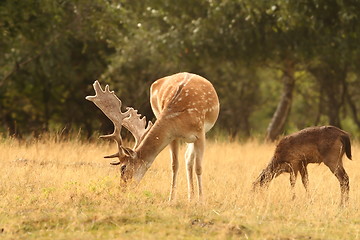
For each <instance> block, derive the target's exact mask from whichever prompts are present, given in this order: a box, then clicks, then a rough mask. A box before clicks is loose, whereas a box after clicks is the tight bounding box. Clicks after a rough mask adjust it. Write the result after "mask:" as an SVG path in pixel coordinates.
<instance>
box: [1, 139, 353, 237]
mask: <svg viewBox="0 0 360 240" xmlns="http://www.w3.org/2000/svg"><path fill="white" fill-rule="evenodd" d="M274 147H275V146H274V145H273V144H261V143H258V142H255V141H254V142H251V141H249V142H247V143H242V144H240V143H229V142H208V143H207V149H206V154H205V159H204V174H203V185H204V194H205V196H204V197H205V198H204V201H203V202H202V203H199V202H197V201H194V202H190V203H189V202H188V201H187V186H186V177H185V169H184V161H181V163H180V172H179V181H178V194H177V199H176V200H175V201H173V202H171V203H169V202H168V201H167V198H168V192H169V188H170V164H169V159H168V157H169V153H168V151H166V150H165V151H163V152H162V153H161V154H160V155H159V156H158V158H157V159H156V161H155V162H154V164H153V166H152V167H151V168H150V170H149V171H148V173H147V174H146V175H145V178H144V179H143V180H142V182H141V184H140V185H139V186H138V187H137V188H135V189H132V190H127V191H123V189H121V188H120V187H119V177H118V168H117V167H114V166H110V165H109V163H108V161H107V160H105V159H102V156H103V155H105V154H109V153H112V152H113V151H115V150H114V146H113V144H107V143H103V144H100V143H98V144H95V143H81V142H79V141H62V142H57V141H56V139H48V140H46V141H45V140H43V141H41V140H40V141H34V142H31V143H19V142H17V141H15V140H11V139H8V140H2V142H1V144H0V239H86V240H91V239H359V238H360V211H359V202H360V190H359V182H360V181H359V178H360V176H359V172H360V171H359V170H360V161H357V156H359V151H360V148H359V146H358V145H357V144H354V146H353V156H354V157H353V158H354V161H349V160H346V159H344V164H345V169H346V170H347V172H348V174H349V177H350V187H351V192H350V202H349V204H348V206H347V207H346V208H340V207H339V200H340V189H339V184H338V182H337V180H336V178H335V176H333V175H332V174H331V173H330V171H329V169H327V167H326V166H324V165H323V164H322V165H320V166H318V165H312V166H311V165H310V166H309V180H310V189H311V191H310V194H309V196H306V194H305V191H304V189H303V187H302V185H301V181H300V179H298V182H297V185H296V194H297V198H296V199H295V200H291V190H290V184H289V180H288V177H289V175H285V174H284V175H283V176H280V177H279V178H277V179H275V181H273V183H272V184H271V186H270V188H269V189H268V190H267V191H263V192H258V193H253V192H252V191H251V183H252V182H253V181H254V180H255V178H256V177H257V175H258V174H259V172H260V171H261V170H262V169H263V168H264V167H265V165H266V164H267V162H268V161H269V159H270V157H271V155H272V153H273V150H274ZM181 153H184V146H183V148H182V151H181Z"/></svg>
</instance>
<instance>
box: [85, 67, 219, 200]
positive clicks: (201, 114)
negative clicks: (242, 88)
mask: <svg viewBox="0 0 360 240" xmlns="http://www.w3.org/2000/svg"><path fill="white" fill-rule="evenodd" d="M93 87H94V90H95V94H96V95H95V96H87V97H86V99H87V100H89V101H92V102H93V103H94V104H95V105H96V106H97V107H98V108H100V110H101V111H102V112H103V113H104V114H105V115H106V116H107V117H108V118H109V119H110V120H111V121H112V122H113V124H114V132H113V133H112V134H110V135H105V136H101V137H103V138H108V139H113V140H115V142H116V143H117V147H118V152H117V153H115V154H113V155H109V156H106V157H105V158H118V160H117V161H115V162H113V163H112V164H113V165H120V172H121V179H122V181H123V183H125V184H126V183H128V182H130V181H134V182H136V183H138V182H139V181H140V180H141V179H142V178H143V176H144V175H145V173H146V171H147V170H148V169H149V168H150V166H151V164H152V163H153V162H154V160H155V158H156V156H157V155H158V154H159V153H160V152H161V151H162V150H163V149H164V148H165V147H166V146H167V145H169V144H170V153H171V154H170V157H171V166H172V182H171V190H170V197H169V200H172V199H174V197H175V189H176V178H177V174H178V168H179V163H178V152H179V141H181V140H184V141H185V142H186V143H187V150H186V153H185V159H186V170H187V180H188V198H189V199H192V198H193V195H194V185H193V168H194V165H195V172H196V177H197V183H198V196H199V198H201V196H202V183H201V174H202V159H203V155H204V149H205V133H206V132H208V131H209V130H210V129H211V128H212V127H213V126H214V124H215V122H216V120H217V118H218V115H219V100H218V96H217V94H216V91H215V89H214V87H213V85H212V84H211V83H210V82H209V81H208V80H206V79H205V78H203V77H201V76H198V75H196V74H191V73H186V72H185V73H178V74H174V75H171V76H167V77H164V78H161V79H158V80H157V81H155V82H154V83H153V84H152V85H151V88H150V103H151V108H152V110H153V112H154V114H155V116H156V119H157V120H156V121H155V123H154V124H152V123H151V122H149V123H148V124H146V120H145V117H143V118H140V115H139V114H138V113H137V110H134V109H133V108H128V109H127V111H125V112H121V105H122V103H121V101H120V99H118V98H117V96H116V95H115V93H114V91H110V90H109V86H108V85H106V87H105V90H103V89H102V88H101V86H100V83H99V82H98V81H95V83H94V84H93ZM122 126H124V127H125V128H126V129H128V130H129V131H130V132H131V133H132V135H133V136H134V138H135V145H134V146H133V148H128V147H125V146H123V143H122V138H121V135H120V131H121V128H122Z"/></svg>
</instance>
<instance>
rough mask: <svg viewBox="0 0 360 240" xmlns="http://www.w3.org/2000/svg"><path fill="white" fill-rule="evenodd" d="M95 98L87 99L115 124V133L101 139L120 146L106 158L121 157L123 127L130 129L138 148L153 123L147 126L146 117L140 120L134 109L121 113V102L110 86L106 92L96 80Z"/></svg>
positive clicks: (107, 86) (89, 97) (94, 85)
mask: <svg viewBox="0 0 360 240" xmlns="http://www.w3.org/2000/svg"><path fill="white" fill-rule="evenodd" d="M93 87H94V90H95V96H87V97H86V99H87V100H89V101H91V102H93V103H94V104H95V105H96V106H97V107H98V108H99V109H100V110H101V111H102V112H103V113H104V114H105V115H106V116H107V117H108V118H109V119H110V120H111V121H112V123H113V124H114V132H113V133H112V134H109V135H103V136H100V137H101V138H110V139H113V140H115V141H116V143H117V145H118V152H117V153H115V154H113V155H109V156H106V157H105V158H114V157H120V156H121V154H122V153H123V151H122V138H121V135H120V132H121V127H122V126H124V127H125V128H126V129H128V130H129V131H130V132H131V134H132V135H133V136H134V138H135V146H134V148H136V147H137V146H138V145H139V144H140V142H141V140H142V139H143V138H144V136H145V135H146V133H147V132H148V131H149V130H150V128H151V126H152V123H151V122H150V121H149V123H148V124H147V126H146V119H145V117H143V118H140V117H141V115H140V114H138V113H137V110H135V109H133V108H127V111H126V112H124V113H123V112H121V105H122V103H121V101H120V99H119V98H118V97H117V96H116V95H115V93H114V91H110V90H109V85H106V86H105V90H103V89H102V88H101V85H100V83H99V82H98V81H97V80H96V81H95V82H94V84H93Z"/></svg>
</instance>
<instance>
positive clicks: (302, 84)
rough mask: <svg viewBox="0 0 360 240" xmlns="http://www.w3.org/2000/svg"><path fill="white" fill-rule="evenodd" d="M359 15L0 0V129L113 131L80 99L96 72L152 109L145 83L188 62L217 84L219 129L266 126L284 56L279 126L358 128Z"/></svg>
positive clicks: (297, 8)
mask: <svg viewBox="0 0 360 240" xmlns="http://www.w3.org/2000/svg"><path fill="white" fill-rule="evenodd" d="M359 17H360V2H359V1H358V0H353V1H330V2H329V1H324V0H301V1H280V0H278V1H262V0H235V1H230V0H223V1H214V0H199V1H190V0H185V1H180V2H177V3H176V4H174V3H173V1H159V0H153V1H148V0H146V1H130V0H93V1H85V0H76V1H70V0H39V1H38V0H28V1H20V0H11V1H10V0H5V1H1V2H0V19H1V21H0V35H1V37H0V54H1V57H0V130H1V131H2V132H4V133H8V134H10V135H17V136H22V135H26V134H40V133H41V132H43V131H54V130H55V131H56V130H58V131H59V130H63V131H64V130H65V131H71V130H74V131H77V129H83V131H84V132H85V133H86V135H88V136H91V135H92V134H93V132H94V131H98V130H101V131H111V129H110V128H111V125H110V123H109V122H108V121H107V120H106V119H105V118H104V116H103V115H102V114H101V113H100V112H99V111H94V108H93V106H92V105H91V104H89V103H88V102H86V101H85V100H84V97H85V96H86V95H89V94H91V84H92V82H93V81H94V80H95V79H100V80H101V81H104V82H106V83H109V84H111V86H112V88H114V89H115V90H116V92H117V93H118V94H119V96H120V97H121V99H122V100H123V102H124V105H126V106H134V107H135V108H138V109H139V110H140V112H141V113H142V114H144V115H146V116H147V117H148V118H153V114H152V111H151V109H150V104H149V100H148V97H149V96H148V95H149V86H150V85H151V83H152V82H153V81H154V80H156V79H157V78H160V77H163V76H165V75H169V74H172V73H176V72H181V71H188V72H194V73H197V74H200V75H202V76H204V77H206V78H208V79H209V80H210V81H211V82H212V83H213V84H214V86H215V87H216V89H217V91H218V95H219V97H220V102H221V113H220V117H219V121H218V124H217V125H216V127H217V128H218V129H220V130H222V131H224V132H227V133H230V134H231V136H232V137H235V136H243V137H249V136H251V135H261V136H265V132H266V129H267V126H268V125H269V123H270V121H271V119H272V116H273V114H274V113H275V110H276V108H277V106H278V104H281V101H282V98H281V96H282V95H283V96H284V89H286V88H284V87H283V85H284V84H286V83H285V82H284V79H286V77H284V74H285V75H286V74H287V73H288V72H289V68H288V66H289V64H288V63H289V62H291V63H292V64H291V66H292V68H293V70H292V71H291V72H292V75H293V76H292V78H293V79H294V83H293V88H291V89H290V90H289V89H287V90H286V91H290V93H291V96H292V101H290V102H289V105H288V106H287V107H286V109H287V110H286V112H283V113H281V112H280V113H279V115H280V116H282V121H281V122H283V123H284V124H283V126H280V128H279V129H281V130H280V131H279V133H282V132H286V131H289V130H292V129H297V128H303V127H306V126H310V125H319V124H333V125H337V126H341V127H343V128H345V129H347V130H349V131H351V132H353V133H354V135H357V134H356V133H357V132H359V128H360V120H359V119H360V116H359V111H360V109H359V108H360V101H359V99H360V92H359V91H358V89H359V87H360V79H359V70H358V69H359V68H358V63H359V56H360V55H359V53H360V51H359V49H360V47H359V44H358V43H359V34H360V25H359V24H358V22H359ZM284 86H285V85H284ZM279 106H280V105H279ZM290 109H291V110H290ZM284 114H285V115H284ZM274 117H275V115H274ZM273 120H274V119H273ZM283 120H284V121H283ZM272 122H274V121H272ZM275 122H276V121H275ZM278 127H279V126H278ZM279 133H278V134H279ZM278 134H276V135H278Z"/></svg>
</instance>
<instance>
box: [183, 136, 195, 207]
mask: <svg viewBox="0 0 360 240" xmlns="http://www.w3.org/2000/svg"><path fill="white" fill-rule="evenodd" d="M194 160H195V150H194V143H188V144H187V149H186V153H185V161H186V176H187V181H188V198H189V200H191V199H192V198H193V196H194V177H193V169H194Z"/></svg>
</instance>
